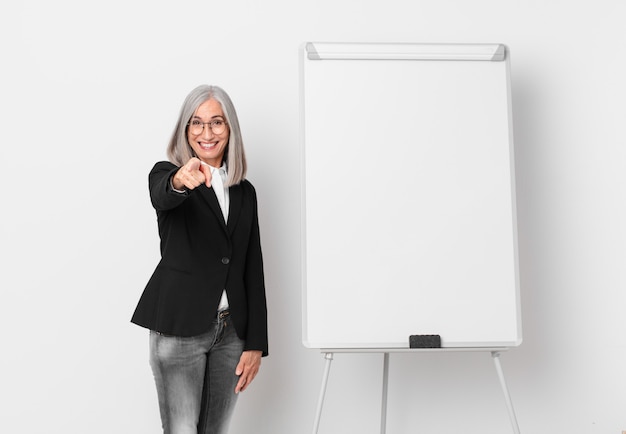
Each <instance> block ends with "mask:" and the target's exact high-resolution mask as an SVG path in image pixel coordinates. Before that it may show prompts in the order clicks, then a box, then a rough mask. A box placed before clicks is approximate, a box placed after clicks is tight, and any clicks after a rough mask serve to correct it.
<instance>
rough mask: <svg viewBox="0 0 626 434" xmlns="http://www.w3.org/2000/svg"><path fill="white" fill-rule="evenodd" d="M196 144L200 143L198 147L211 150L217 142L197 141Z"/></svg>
mask: <svg viewBox="0 0 626 434" xmlns="http://www.w3.org/2000/svg"><path fill="white" fill-rule="evenodd" d="M198 145H200V147H201V148H202V149H204V150H207V151H208V150H211V149H213V148H215V147H216V146H217V142H212V143H198Z"/></svg>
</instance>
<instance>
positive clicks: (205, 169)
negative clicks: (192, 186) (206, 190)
mask: <svg viewBox="0 0 626 434" xmlns="http://www.w3.org/2000/svg"><path fill="white" fill-rule="evenodd" d="M200 172H202V173H203V174H204V183H205V184H206V186H207V187H210V186H211V180H212V179H213V175H212V174H211V167H210V166H209V165H208V164H206V163H202V164H200Z"/></svg>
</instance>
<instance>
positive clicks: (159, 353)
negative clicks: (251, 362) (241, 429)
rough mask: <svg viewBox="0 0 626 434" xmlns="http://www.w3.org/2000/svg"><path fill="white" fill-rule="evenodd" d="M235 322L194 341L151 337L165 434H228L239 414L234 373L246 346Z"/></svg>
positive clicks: (223, 322)
mask: <svg viewBox="0 0 626 434" xmlns="http://www.w3.org/2000/svg"><path fill="white" fill-rule="evenodd" d="M230 321H231V320H230V317H228V316H227V317H225V318H219V317H218V318H216V319H215V321H214V323H213V327H212V328H211V330H209V331H208V332H207V333H205V334H203V335H200V336H194V337H177V336H167V335H163V334H160V333H157V332H154V331H151V332H150V366H151V367H152V372H153V374H154V380H155V382H156V387H157V394H158V397H159V409H160V412H161V423H162V426H163V433H164V434H226V433H227V431H228V425H229V422H230V418H231V416H232V414H233V410H234V409H235V403H236V402H237V395H236V394H235V386H236V385H237V381H238V380H239V378H238V377H237V376H236V375H235V368H236V367H237V364H238V363H239V358H240V357H241V353H242V352H243V347H244V342H243V341H242V340H241V339H239V337H238V336H237V334H236V333H235V328H234V327H233V325H232V323H231V322H230Z"/></svg>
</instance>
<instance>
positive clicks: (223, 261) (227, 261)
mask: <svg viewBox="0 0 626 434" xmlns="http://www.w3.org/2000/svg"><path fill="white" fill-rule="evenodd" d="M229 262H230V259H228V258H227V257H226V256H224V257H223V258H222V264H224V265H228V263H229Z"/></svg>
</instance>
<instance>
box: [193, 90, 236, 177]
mask: <svg viewBox="0 0 626 434" xmlns="http://www.w3.org/2000/svg"><path fill="white" fill-rule="evenodd" d="M219 121H221V123H222V125H221V126H223V127H224V128H221V127H220V122H219ZM200 123H202V124H203V125H204V126H203V127H201V126H200ZM194 124H196V125H195V128H194ZM200 128H201V130H200ZM220 129H223V131H220ZM214 130H215V131H214ZM216 132H217V134H216ZM229 136H230V129H229V127H228V125H227V124H226V117H225V116H224V112H223V111H222V105H221V104H220V103H219V102H217V101H216V100H214V99H212V98H211V99H209V100H207V101H205V102H203V103H202V104H200V105H199V106H198V108H197V109H196V111H195V112H194V114H193V116H192V117H191V119H190V120H189V127H188V128H187V141H188V142H189V145H190V146H191V148H192V149H193V150H194V152H195V153H196V156H197V157H198V158H199V159H200V160H202V161H204V162H205V163H207V164H210V165H211V166H213V167H220V166H221V165H222V158H223V157H224V151H225V150H226V145H228V137H229Z"/></svg>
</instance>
